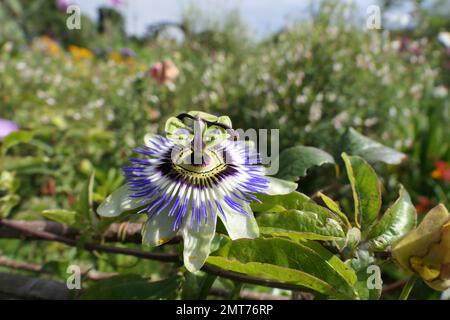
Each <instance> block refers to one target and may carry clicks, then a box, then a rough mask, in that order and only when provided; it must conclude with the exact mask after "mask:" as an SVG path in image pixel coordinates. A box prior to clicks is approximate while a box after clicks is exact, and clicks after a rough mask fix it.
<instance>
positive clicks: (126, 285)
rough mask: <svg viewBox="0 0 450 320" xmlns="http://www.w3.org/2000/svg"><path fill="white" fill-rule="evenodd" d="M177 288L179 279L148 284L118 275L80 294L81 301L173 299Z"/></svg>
mask: <svg viewBox="0 0 450 320" xmlns="http://www.w3.org/2000/svg"><path fill="white" fill-rule="evenodd" d="M179 286H180V277H172V278H168V279H165V280H161V281H155V282H149V281H148V279H145V278H143V277H141V276H139V275H136V274H128V275H119V276H116V277H113V278H110V279H105V280H101V281H98V282H96V283H95V284H93V285H92V286H91V287H90V288H89V289H87V290H86V291H85V292H84V293H83V294H82V296H81V299H82V300H91V299H110V300H123V299H126V300H131V299H138V300H142V299H152V300H154V299H168V298H171V299H173V298H175V296H176V291H177V290H178V288H179Z"/></svg>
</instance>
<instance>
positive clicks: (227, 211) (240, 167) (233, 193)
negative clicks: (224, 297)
mask: <svg viewBox="0 0 450 320" xmlns="http://www.w3.org/2000/svg"><path fill="white" fill-rule="evenodd" d="M165 131H166V135H165V136H149V137H147V138H146V139H145V144H144V145H143V146H142V147H139V148H136V149H135V150H134V151H135V152H136V153H137V154H138V155H139V157H134V158H131V159H130V162H131V165H130V166H127V167H124V168H123V171H124V175H125V177H126V178H127V180H128V181H127V184H126V185H124V186H122V187H120V188H119V189H118V190H116V191H115V192H114V193H113V194H111V195H110V196H109V197H107V198H106V200H105V201H104V202H103V203H102V204H101V205H100V207H99V208H98V210H97V212H98V214H99V215H101V216H106V217H112V216H117V215H119V214H120V213H122V212H124V211H127V210H132V209H136V210H137V212H138V213H143V214H146V215H147V216H148V219H147V222H146V223H145V224H144V226H143V229H142V241H143V243H144V244H147V245H150V246H158V245H161V244H163V243H165V242H167V241H168V240H170V239H171V238H173V237H174V236H175V235H177V234H181V236H182V237H183V244H184V250H183V258H184V264H185V266H186V268H187V269H188V270H189V271H191V272H194V271H197V270H199V269H200V268H201V267H202V266H203V264H204V263H205V260H206V258H207V257H208V255H209V254H210V246H211V242H212V240H213V237H214V234H215V230H216V221H217V217H219V219H221V220H222V222H223V224H224V225H225V228H226V230H227V232H228V234H229V236H230V238H231V239H232V240H234V239H239V238H250V239H253V238H256V237H258V236H259V229H258V225H257V224H256V220H255V218H254V216H253V213H252V211H251V209H250V203H251V202H252V201H259V200H258V199H257V197H256V194H258V193H265V194H285V193H289V192H292V191H294V190H295V189H296V188H297V184H295V183H292V182H289V181H284V180H280V179H275V178H271V177H267V176H265V174H264V167H263V166H262V165H261V161H260V157H259V155H258V153H257V152H256V151H255V149H254V147H253V146H252V145H251V144H249V143H246V142H244V141H239V140H236V134H235V131H234V130H233V129H232V127H231V120H230V119H229V118H228V117H224V116H222V117H216V116H213V115H210V114H207V113H204V112H199V111H192V112H189V113H183V114H180V115H179V116H177V117H172V118H170V119H169V120H168V121H167V122H166V126H165Z"/></svg>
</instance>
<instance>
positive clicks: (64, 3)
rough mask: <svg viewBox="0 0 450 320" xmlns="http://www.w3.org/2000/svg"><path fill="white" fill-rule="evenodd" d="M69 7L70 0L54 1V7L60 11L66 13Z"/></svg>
mask: <svg viewBox="0 0 450 320" xmlns="http://www.w3.org/2000/svg"><path fill="white" fill-rule="evenodd" d="M70 5H71V3H70V0H56V6H57V7H58V9H59V10H61V11H67V8H68V7H69V6H70Z"/></svg>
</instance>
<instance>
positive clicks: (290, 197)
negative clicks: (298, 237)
mask: <svg viewBox="0 0 450 320" xmlns="http://www.w3.org/2000/svg"><path fill="white" fill-rule="evenodd" d="M258 199H259V200H260V201H261V203H258V202H256V201H253V202H252V203H251V207H252V210H253V212H281V211H285V210H288V209H300V208H302V206H303V204H304V203H305V202H309V201H311V200H310V199H309V198H308V196H307V195H305V194H303V193H300V192H297V191H294V192H291V193H288V194H284V195H275V196H268V195H263V194H258Z"/></svg>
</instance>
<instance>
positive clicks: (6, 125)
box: [0, 118, 19, 141]
mask: <svg viewBox="0 0 450 320" xmlns="http://www.w3.org/2000/svg"><path fill="white" fill-rule="evenodd" d="M17 130H19V125H18V124H17V123H15V122H13V121H10V120H6V119H1V118H0V141H2V140H3V139H4V138H5V137H6V136H7V135H8V134H10V133H11V132H14V131H17Z"/></svg>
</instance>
